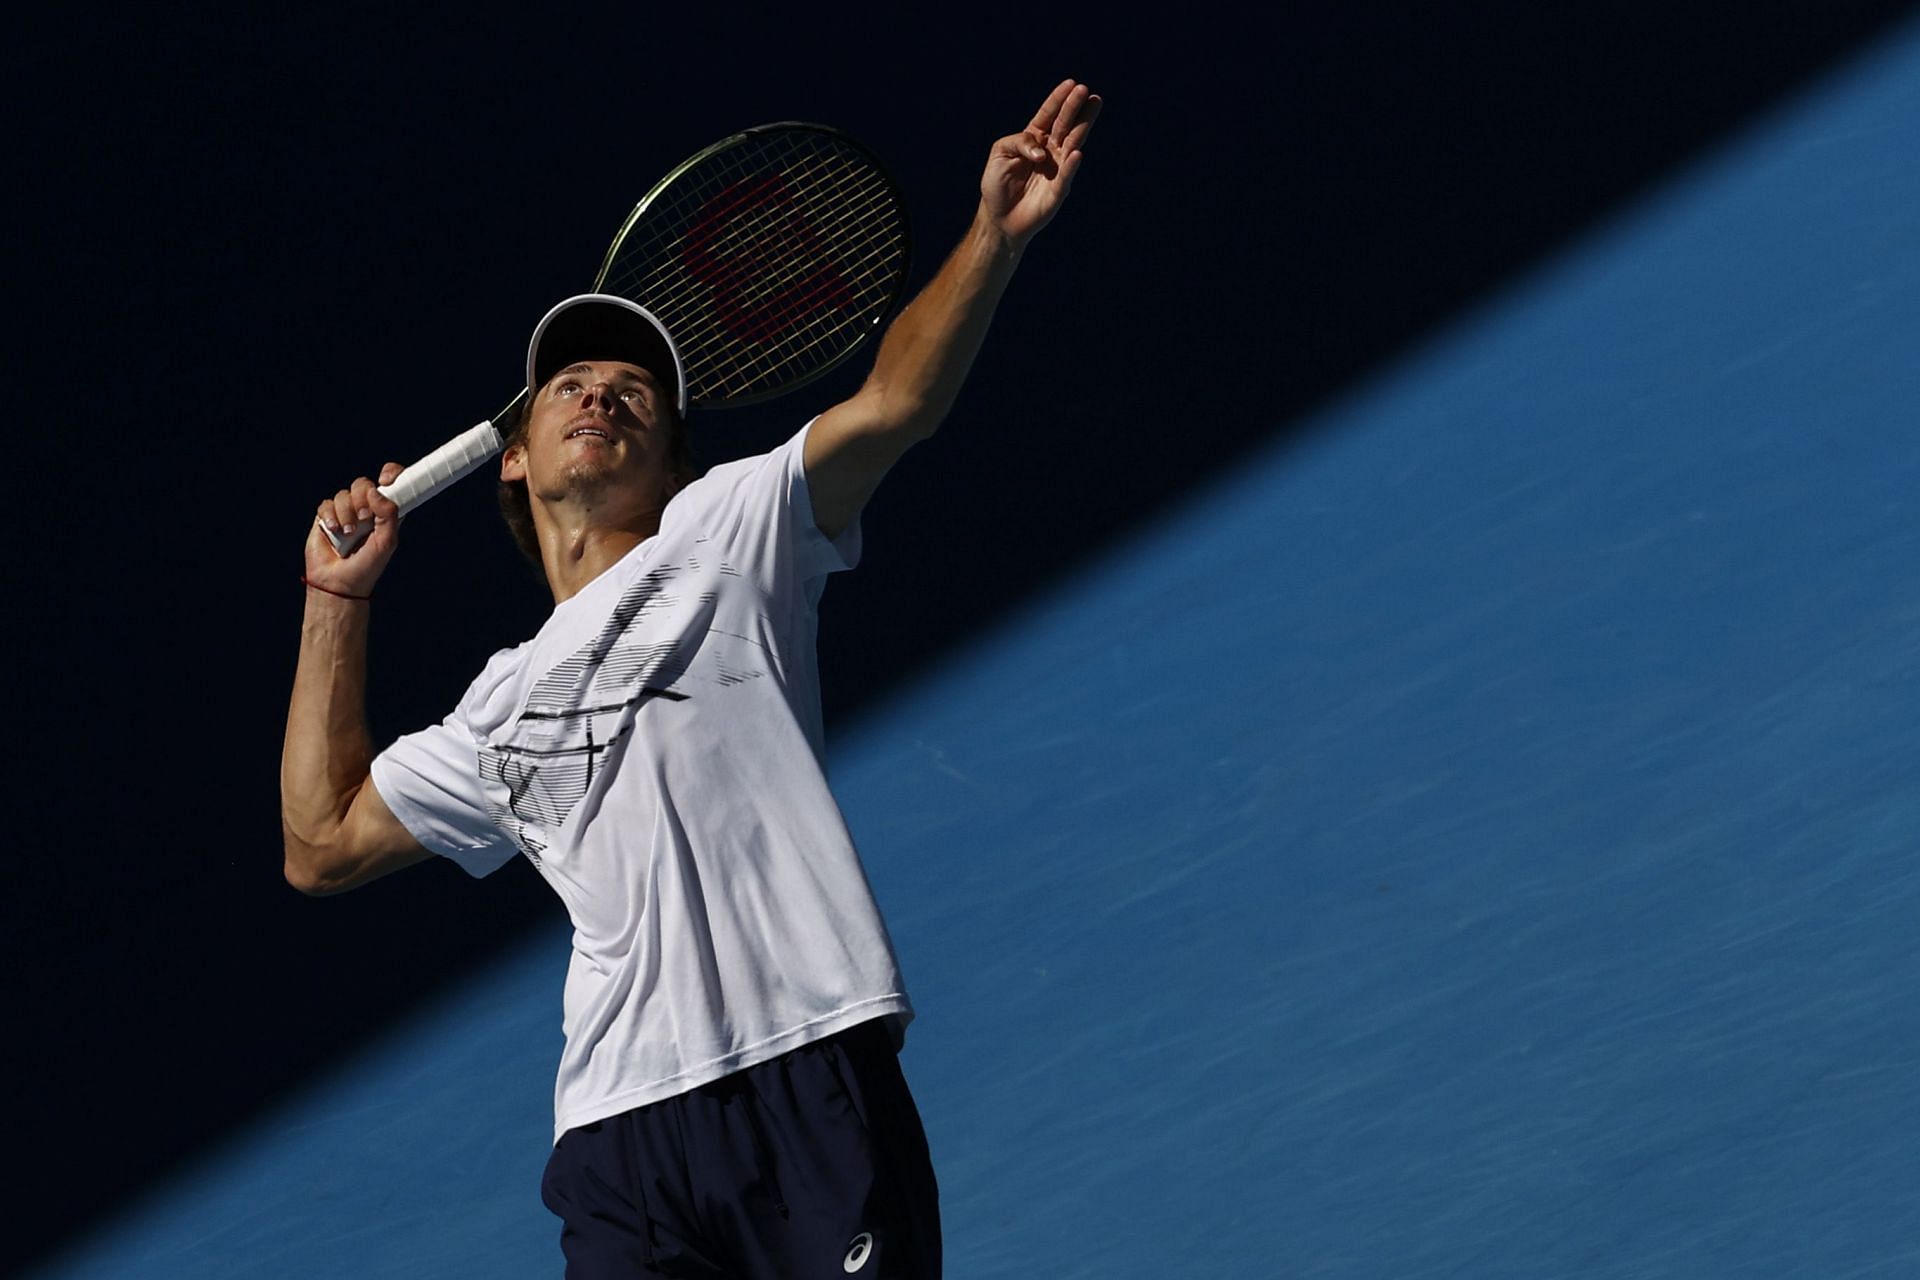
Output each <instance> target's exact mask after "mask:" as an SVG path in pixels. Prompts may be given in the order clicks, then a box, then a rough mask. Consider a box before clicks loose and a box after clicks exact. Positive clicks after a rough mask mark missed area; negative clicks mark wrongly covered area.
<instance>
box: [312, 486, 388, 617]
mask: <svg viewBox="0 0 1920 1280" xmlns="http://www.w3.org/2000/svg"><path fill="white" fill-rule="evenodd" d="M402 470H404V468H403V467H401V465H400V464H399V463H397V462H389V463H388V464H387V465H386V466H384V467H382V468H380V478H379V479H378V480H370V479H368V478H367V477H366V476H361V477H360V478H359V479H358V480H355V481H354V482H353V483H352V484H350V485H348V486H347V487H346V488H344V489H342V490H341V491H340V492H339V493H336V494H334V495H333V496H332V497H331V498H326V499H323V500H322V501H321V503H320V509H319V511H318V513H317V514H316V515H315V517H314V521H313V527H312V528H310V529H308V530H307V547H306V557H307V581H308V582H309V583H311V584H312V585H313V586H316V587H319V588H320V589H321V590H323V591H331V592H333V593H335V594H337V595H342V596H371V595H372V594H373V584H374V583H376V582H378V581H379V580H380V575H381V574H382V573H383V572H385V571H386V567H387V561H389V560H391V559H393V553H394V550H395V549H396V548H397V547H398V546H399V545H400V508H399V507H398V506H396V505H394V503H393V501H392V499H390V498H387V497H384V496H383V495H382V494H381V493H380V490H379V489H378V488H377V487H376V486H377V485H383V484H392V483H393V480H394V477H395V476H398V475H399V474H400V472H401V471H402ZM328 529H331V530H333V532H335V533H336V534H349V533H354V532H356V531H360V530H365V529H371V530H372V532H371V533H369V534H367V538H366V541H364V542H362V543H361V544H360V545H359V546H357V547H355V548H354V549H353V550H352V551H351V552H349V553H348V554H346V555H344V556H343V555H341V554H339V553H338V552H336V551H335V550H334V549H333V543H331V542H329V541H328V540H327V535H326V532H325V531H326V530H328Z"/></svg>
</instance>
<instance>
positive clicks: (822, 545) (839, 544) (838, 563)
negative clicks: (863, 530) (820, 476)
mask: <svg viewBox="0 0 1920 1280" xmlns="http://www.w3.org/2000/svg"><path fill="white" fill-rule="evenodd" d="M818 421H819V419H818V418H815V419H814V420H813V422H809V423H807V425H806V426H804V427H802V428H801V429H800V434H799V435H797V436H795V437H794V438H793V439H792V440H790V441H788V442H787V444H786V445H785V446H784V449H783V452H784V453H785V455H786V456H785V458H784V459H783V460H782V461H783V463H784V472H785V487H786V501H785V506H786V509H787V511H788V513H789V516H790V519H791V520H792V522H793V529H792V536H793V539H794V548H795V557H794V558H795V563H796V567H797V568H798V569H799V572H800V576H801V577H803V578H824V577H825V576H826V575H827V574H829V573H838V572H840V571H841V570H843V569H851V568H853V567H854V566H856V565H858V564H859V563H860V547H861V535H860V517H859V516H855V517H854V518H853V519H852V520H851V521H849V522H848V523H847V527H846V528H844V529H842V530H841V531H840V536H839V537H837V538H828V537H827V535H826V534H824V533H822V532H820V526H819V525H818V524H817V523H815V521H814V518H813V495H812V493H811V492H809V490H808V489H807V468H806V456H807V450H806V444H807V433H808V432H810V431H812V430H813V423H814V422H818Z"/></svg>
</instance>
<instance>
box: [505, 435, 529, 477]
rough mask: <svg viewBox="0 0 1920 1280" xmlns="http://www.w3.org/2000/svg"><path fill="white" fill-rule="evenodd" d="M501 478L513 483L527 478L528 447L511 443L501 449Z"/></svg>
mask: <svg viewBox="0 0 1920 1280" xmlns="http://www.w3.org/2000/svg"><path fill="white" fill-rule="evenodd" d="M500 478H501V479H502V480H504V481H506V482H507V483H509V484H511V483H513V482H514V481H516V480H525V479H526V478H527V447H526V446H525V445H524V444H510V445H508V446H507V447H506V448H504V449H502V450H501V451H500Z"/></svg>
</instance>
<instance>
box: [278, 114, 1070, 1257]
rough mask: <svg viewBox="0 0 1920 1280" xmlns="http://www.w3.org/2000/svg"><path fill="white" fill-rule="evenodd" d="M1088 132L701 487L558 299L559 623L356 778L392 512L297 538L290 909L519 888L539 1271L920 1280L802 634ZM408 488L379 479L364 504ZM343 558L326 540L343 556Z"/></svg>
mask: <svg viewBox="0 0 1920 1280" xmlns="http://www.w3.org/2000/svg"><path fill="white" fill-rule="evenodd" d="M1099 109H1100V99H1099V98H1098V97H1097V96H1095V95H1093V94H1092V93H1090V92H1089V91H1088V89H1087V88H1086V86H1084V85H1081V84H1076V83H1075V82H1073V81H1071V80H1069V81H1065V82H1063V83H1062V84H1061V85H1060V86H1059V87H1057V88H1056V89H1055V90H1054V91H1053V93H1051V94H1050V95H1049V96H1048V97H1047V99H1046V101H1045V102H1044V103H1043V104H1042V105H1041V107H1040V110H1039V111H1038V112H1037V113H1036V114H1035V115H1034V117H1033V120H1032V122H1031V123H1030V124H1029V125H1028V126H1027V127H1026V128H1025V129H1024V130H1022V131H1021V132H1019V133H1016V134H1012V135H1009V136H1008V137H1004V138H1001V139H1000V140H999V141H997V142H996V143H994V145H993V148H992V151H991V153H990V155H989V158H988V161H987V167H986V172H985V174H984V176H983V178H982V181H981V201H980V206H979V209H978V212H977V213H976V214H975V217H974V220H973V223H972V225H971V226H970V227H969V228H968V231H967V233H966V235H965V237H964V238H963V239H962V241H961V243H960V245H959V246H958V247H957V248H956V249H955V250H954V252H953V254H952V256H951V257H949V258H948V260H947V262H946V263H945V264H944V265H943V266H942V268H941V269H940V271H939V272H938V273H937V274H936V275H935V277H934V279H933V280H932V281H931V282H930V283H929V284H928V285H927V287H926V288H925V289H924V290H923V291H922V292H921V294H920V295H919V297H918V298H916V299H915V300H914V302H913V304H912V305H911V306H909V307H908V308H907V309H906V310H905V311H904V312H902V313H901V315H900V316H899V318H898V319H896V320H895V321H894V323H893V324H892V326H891V327H890V328H889V330H888V332H887V334H886V337H885V338H884V340H883V341H882V342H881V344H880V349H879V352H878V354H877V356H876V358H875V364H874V369H873V372H872V373H871V375H870V376H869V377H868V378H867V380H866V382H865V383H864V384H863V385H862V386H861V388H860V390H859V391H858V392H857V393H855V394H854V395H853V397H852V398H850V399H848V400H847V401H845V402H844V403H841V404H839V405H836V406H834V407H833V408H831V409H828V410H827V411H826V412H825V413H822V414H821V415H820V416H819V417H817V418H815V419H814V420H813V421H812V422H811V423H809V424H808V425H807V426H806V427H804V428H803V429H802V430H801V431H800V433H799V434H798V435H796V436H794V437H793V438H792V439H791V440H789V441H788V442H787V443H786V444H785V445H783V446H781V447H780V448H777V449H775V450H773V451H772V452H771V453H768V454H766V455H764V456H761V457H756V458H748V459H745V460H742V461H738V462H732V463H728V464H726V465H723V466H719V467H715V468H714V469H713V470H712V471H710V472H709V473H708V474H706V475H705V476H696V474H695V471H694V469H693V467H692V465H691V462H690V455H689V453H688V451H687V449H686V440H685V434H684V433H685V422H684V416H685V413H686V407H687V399H686V397H687V392H686V386H685V377H684V370H683V367H682V364H681V358H680V353H679V351H678V349H677V348H676V346H675V344H674V340H673V337H672V335H671V334H669V333H668V332H667V331H666V330H665V328H664V327H663V326H661V325H660V323H659V322H658V321H657V320H656V319H655V318H654V317H653V316H652V315H650V314H649V313H648V312H646V311H645V310H644V309H642V308H640V307H638V306H635V305H634V304H632V303H630V302H626V301H624V300H622V299H619V298H614V297H610V296H605V295H595V294H589V295H583V296H581V297H577V298H570V299H567V300H566V301H564V302H562V303H561V304H559V305H558V306H556V307H555V308H554V309H553V310H552V311H550V312H549V313H548V314H547V316H546V317H545V318H543V319H542V320H541V321H540V323H539V325H538V326H537V327H536V328H535V330H534V333H533V337H532V340H531V342H530V343H529V346H528V353H527V383H528V388H529V393H530V394H529V398H528V401H527V405H526V409H525V411H524V413H523V415H522V417H521V419H520V420H519V422H518V423H517V424H516V425H515V426H514V427H513V428H512V430H511V432H510V433H509V435H508V438H507V441H506V447H505V449H504V450H503V452H502V454H501V461H500V481H501V486H502V505H503V509H505V511H506V512H507V515H508V520H509V523H510V524H511V525H512V526H513V527H514V529H515V534H516V537H517V538H519V539H520V541H521V543H522V546H523V547H524V548H525V549H526V550H527V551H528V552H529V554H531V555H533V556H534V557H535V558H536V559H537V560H538V561H539V563H540V565H541V566H542V568H543V569H544V571H545V574H546V579H547V583H548V585H549V587H550V588H551V589H552V592H553V597H554V610H553V613H552V615H551V617H550V618H549V619H548V621H547V622H546V624H545V625H544V626H543V627H542V628H541V629H540V631H539V633H538V634H537V635H535V636H534V637H533V638H532V639H531V640H529V641H527V642H526V643H524V644H521V645H519V646H517V647H516V648H513V649H508V650H504V651H502V652H501V653H498V654H496V655H495V656H494V657H493V659H492V660H491V661H489V662H488V664H487V666H486V669H485V670H484V671H482V672H481V674H480V676H479V677H478V678H477V679H476V680H475V681H474V682H473V683H472V685H471V686H469V688H468V689H467V692H466V693H465V695H464V696H463V697H462V698H461V700H460V702H459V704H458V706H456V707H455V708H454V710H453V713H452V714H451V715H449V716H448V717H447V719H446V720H445V721H443V722H442V723H441V724H439V725H436V726H433V727H430V728H427V729H423V730H421V731H420V732H417V733H413V734H409V735H407V736H405V737H402V738H401V739H400V740H398V741H397V742H395V743H393V744H392V745H391V746H389V747H388V748H386V749H385V750H384V751H382V752H380V753H378V754H377V755H376V754H375V753H374V751H373V749H372V743H371V740H370V735H369V733H368V729H367V725H366V720H365V716H364V712H363V707H362V704H363V695H364V686H365V669H366V668H365V664H366V634H367V615H368V612H369V605H368V603H367V601H368V600H369V599H370V598H371V596H372V594H373V590H374V587H375V585H376V583H377V582H378V580H379V578H380V575H381V573H382V571H383V570H384V569H385V567H386V565H387V562H388V561H389V560H390V559H391V558H392V556H393V554H394V550H395V548H396V546H397V537H398V511H397V510H396V509H395V507H394V505H393V504H392V503H391V502H389V501H388V500H387V499H385V498H384V497H382V496H381V495H380V493H379V492H378V490H377V488H376V482H375V481H373V480H371V479H369V478H367V477H361V478H360V479H358V480H355V481H354V482H353V484H352V485H351V486H350V487H348V488H347V489H344V490H342V491H341V492H340V493H338V494H337V495H335V496H334V497H332V498H329V499H327V500H326V501H323V502H322V503H321V504H320V507H319V512H318V517H317V519H316V521H315V524H314V527H313V529H312V530H311V531H310V532H309V535H308V537H307V543H306V552H305V555H306V575H305V576H306V582H307V585H308V591H307V603H306V616H305V620H304V623H303V626H302V631H301V647H300V662H299V667H298V670H297V672H296V674H295V677H294V690H293V700H292V705H291V708H290V710H289V713H288V721H287V737H286V745H285V751H284V754H283V758H282V765H281V795H282V819H283V827H284V830H285V841H286V875H287V879H288V881H289V882H290V883H292V884H293V885H294V886H295V887H297V888H299V889H301V890H302V891H304V892H307V893H313V894H326V893H336V892H340V891H343V890H346V889H351V888H354V887H356V886H358V885H361V884H364V883H366V882H367V881H369V880H373V879H376V878H377V877H379V876H382V875H385V874H387V873H388V872H390V871H394V870H397V869H398V868H400V867H404V866H408V865H410V864H412V863H416V862H419V861H422V860H424V859H425V858H427V857H430V856H433V855H435V854H438V855H441V856H444V857H448V858H451V859H453V860H454V861H456V862H458V863H459V864H460V865H461V866H462V867H464V868H465V869H466V870H467V871H469V872H470V873H472V874H474V875H485V874H487V873H488V872H489V871H492V870H494V869H495V868H497V867H499V866H501V865H503V864H504V863H506V862H507V861H509V860H510V859H512V858H513V857H515V856H516V855H522V856H525V857H527V858H528V859H530V860H531V861H532V862H533V863H534V865H535V866H536V867H538V868H539V870H540V873H541V875H542V876H543V877H544V878H545V879H546V881H547V883H548V884H550V885H551V886H552V887H553V889H554V891H555V892H556V893H558V894H559V895H560V898H561V900H562V901H563V902H564V903H565V904H566V907H567V911H568V914H569V916H570V917H571V919H572V921H573V926H574V933H573V951H572V958H571V962H570V966H569V969H568V975H567V981H566V990H565V1000H564V1014H563V1022H564V1028H565V1032H566V1047H565V1049H564V1051H563V1053H562V1056H561V1061H560V1069H559V1077H558V1080H557V1083H556V1086H555V1097H554V1106H555V1134H556V1139H555V1146H554V1152H553V1156H552V1159H551V1160H550V1161H549V1163H548V1166H547V1172H546V1177H545V1181H544V1185H543V1195H544V1198H545V1200H546V1202H547V1204H548V1206H549V1207H550V1208H551V1209H552V1210H553V1211H554V1212H555V1213H556V1214H558V1215H559V1216H560V1218H561V1220H562V1224H563V1226H562V1232H561V1244H562V1248H563V1250H564V1252H565V1254H566V1257H567V1274H568V1276H569V1277H571V1278H573V1280H583V1278H587V1277H603V1276H606V1277H611V1276H633V1275H647V1274H672V1275H702V1276H739V1277H748V1276H752V1277H761V1276H764V1277H789V1276H811V1275H836V1276H844V1275H848V1274H853V1275H870V1276H915V1277H933V1276H938V1275H939V1273H940V1229H939V1210H938V1203H937V1194H936V1190H935V1185H934V1177H933V1171H932V1167H931V1163H930V1161H929V1159H928V1155H927V1148H926V1141H925V1138H924V1136H923V1133H922V1130H921V1125H920V1120H919V1116H918V1114H917V1112H916V1111H915V1109H914V1105H913V1101H912V1098H911V1096H910V1095H909V1093H908V1091H907V1088H906V1085H905V1082H904V1081H903V1079H902V1078H901V1075H900V1070H899V1065H898V1061H897V1058H896V1051H897V1048H898V1045H899V1042H900V1036H901V1033H902V1031H903V1029H904V1027H905V1025H906V1023H907V1022H908V1021H909V1020H910V1019H911V1018H912V1016H913V1010H912V1006H911V1005H910V1003H909V1002H908V999H907V995H906V992H905V990H904V988H903V985H902V983H901V981H900V976H899V972H898V969H897V966H896V964H895V961H894V957H893V950H892V946H891V943H890V942H889V940H888V937H887V933H886V928H885V925H884V924H883V923H882V921H881V919H880V914H879V911H878V909H877V908H876V906H875V904H874V901H873V896H872V893H871V891H870V890H869V888H868V886H867V882H866V877H865V873H864V872H863V870H862V868H861V865H860V861H859V857H858V855H857V853H856V852H855V850H854V847H853V842H852V840H851V838H850V836H849V835H848V832H847V829H846V825H845V822H844V821H843V820H842V818H841V815H840V812H839V809H838V807H837V805H836V804H835V802H834V799H833V796H832V794H831V793H830V791H829V790H828V787H827V783H826V778H825V775H824V772H823V770H822V764H821V762H822V757H823V746H822V731H821V724H820V709H819V707H820V699H819V684H818V675H817V671H816V660H815V623H816V617H817V614H816V609H817V605H818V602H819V599H820V595H821V590H822V588H823V586H824V585H825V580H826V577H827V575H828V574H830V573H833V572H835V571H838V570H841V569H847V568H851V567H852V566H853V565H854V563H855V562H856V561H857V560H858V558H859V554H860V528H859V514H860V511H861V509H862V508H863V507H864V506H865V504H866V502H867V500H868V498H869V497H871V496H872V494H873V493H874V491H875V489H876V488H877V486H878V485H879V483H880V481H881V478H882V477H883V476H885V475H886V473H887V471H888V469H889V468H891V467H892V465H893V464H894V463H895V462H896V461H897V460H898V459H899V458H900V456H901V455H902V454H903V453H904V452H905V451H906V450H907V448H908V447H909V446H910V445H912V444H914V443H915V442H917V441H919V440H923V439H926V438H927V437H928V436H930V435H931V434H932V433H933V431H934V429H935V428H936V427H937V426H938V425H939V423H940V421H941V420H942V418H944V417H945V415H946V413H947V411H948V409H949V408H950V407H951V405H952V403H953V401H954V398H955V396H956V395H957V394H958V392H959V389H960V386H961V383H962V382H963V381H964V379H965V377H966V374H967V370H968V368H969V367H970V365H971V364H972V361H973V357H974V355H975V353H976V352H977V350H978V348H979V344H980V341H981V339H982V338H983V336H984V335H985V332H986V328H987V325H988V322H989V321H990V319H991V317H992V314H993V310H994V308H995V306H996V305H997V304H998V302H999V299H1000V296H1001V294H1002V292H1003V291H1004V289H1005V288H1006V285H1007V283H1008V281H1009V280H1010V279H1011V278H1012V275H1013V272H1014V269H1015V267H1016V266H1017V265H1018V263H1019V260H1020V255H1021V253H1022V251H1023V250H1024V249H1025V247H1026V244H1027V243H1028V241H1029V240H1031V238H1032V237H1033V235H1034V234H1035V233H1036V232H1038V231H1039V230H1040V228H1042V227H1043V226H1045V225H1046V223H1047V222H1048V221H1049V220H1050V219H1051V218H1052V216H1053V215H1054V213H1055V212H1056V211H1057V210H1058V208H1059V206H1060V203H1061V201H1062V200H1064V199H1065V197H1066V194H1067V191H1068V188H1069V187H1070V185H1071V183H1072V181H1073V177H1074V174H1075V172H1076V171H1077V170H1078V168H1079V166H1080V163H1081V158H1082V146H1083V144H1084V142H1085V140H1086V137H1087V134H1088V132H1089V131H1090V130H1091V128H1092V126H1093V123H1094V120H1095V118H1096V117H1097V115H1098V114H1099ZM399 471H400V468H399V467H398V466H397V465H395V464H392V463H389V464H388V465H387V466H386V467H385V468H383V469H382V471H381V475H380V481H379V482H380V483H387V482H390V481H391V480H392V479H393V478H394V476H396V475H397V474H398V473H399ZM369 527H370V528H371V532H370V533H369V534H368V536H367V538H366V541H365V542H364V543H363V544H362V545H361V546H360V547H359V548H358V550H357V551H355V552H354V553H352V554H350V555H347V556H344V557H342V556H339V555H337V554H336V553H335V552H334V551H333V548H332V544H331V543H330V542H329V541H328V539H327V537H326V536H325V531H327V530H331V531H332V532H334V533H336V534H352V533H354V532H356V531H360V532H364V531H365V530H366V529H367V528H369Z"/></svg>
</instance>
